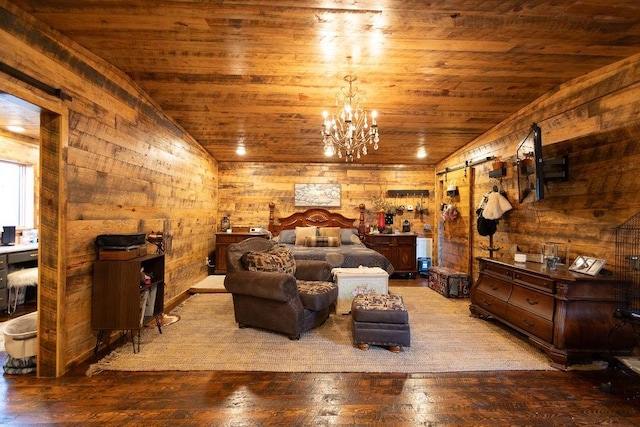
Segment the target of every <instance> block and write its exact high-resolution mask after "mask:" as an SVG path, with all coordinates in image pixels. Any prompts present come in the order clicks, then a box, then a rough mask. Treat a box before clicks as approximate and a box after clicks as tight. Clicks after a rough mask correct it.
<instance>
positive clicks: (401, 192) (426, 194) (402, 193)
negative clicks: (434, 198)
mask: <svg viewBox="0 0 640 427" xmlns="http://www.w3.org/2000/svg"><path fill="white" fill-rule="evenodd" d="M400 196H424V197H429V190H387V197H400Z"/></svg>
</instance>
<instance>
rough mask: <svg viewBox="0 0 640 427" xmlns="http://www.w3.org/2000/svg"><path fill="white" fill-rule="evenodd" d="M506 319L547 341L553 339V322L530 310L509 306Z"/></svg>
mask: <svg viewBox="0 0 640 427" xmlns="http://www.w3.org/2000/svg"><path fill="white" fill-rule="evenodd" d="M506 319H507V320H508V321H509V322H511V324H513V325H514V326H516V327H517V328H520V329H522V330H523V331H525V332H527V333H529V334H531V335H535V336H536V337H538V338H540V339H542V340H544V341H545V342H549V343H550V342H552V340H553V322H551V321H549V320H546V319H543V318H542V317H540V316H536V315H535V314H533V313H532V312H530V311H526V310H523V309H521V308H519V307H516V306H513V305H510V306H508V307H507V316H506Z"/></svg>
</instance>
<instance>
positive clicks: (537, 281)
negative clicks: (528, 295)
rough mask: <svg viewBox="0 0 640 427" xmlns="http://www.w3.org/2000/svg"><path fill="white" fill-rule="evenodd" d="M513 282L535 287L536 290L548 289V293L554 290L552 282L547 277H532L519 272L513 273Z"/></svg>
mask: <svg viewBox="0 0 640 427" xmlns="http://www.w3.org/2000/svg"><path fill="white" fill-rule="evenodd" d="M513 281H514V282H518V283H522V284H524V285H530V286H535V287H538V288H543V289H548V290H549V292H553V290H554V285H553V284H554V282H553V280H551V279H550V278H548V277H540V276H534V275H533V274H527V273H523V272H520V271H514V272H513Z"/></svg>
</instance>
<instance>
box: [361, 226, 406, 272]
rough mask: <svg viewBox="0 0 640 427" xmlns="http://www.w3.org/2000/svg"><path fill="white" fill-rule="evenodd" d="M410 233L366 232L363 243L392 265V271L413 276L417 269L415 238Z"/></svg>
mask: <svg viewBox="0 0 640 427" xmlns="http://www.w3.org/2000/svg"><path fill="white" fill-rule="evenodd" d="M417 237H418V236H417V235H416V234H412V233H401V234H366V235H365V236H364V244H365V245H366V246H367V247H368V248H370V249H373V250H374V251H376V252H378V253H379V254H381V255H384V256H385V257H386V258H387V259H388V260H389V261H390V262H391V265H393V273H394V274H396V273H399V274H409V275H410V276H411V277H414V276H415V274H416V272H417V271H418V265H417V262H418V261H417V258H416V238H417Z"/></svg>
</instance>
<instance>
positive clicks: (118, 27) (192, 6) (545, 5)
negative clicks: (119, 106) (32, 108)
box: [12, 0, 640, 165]
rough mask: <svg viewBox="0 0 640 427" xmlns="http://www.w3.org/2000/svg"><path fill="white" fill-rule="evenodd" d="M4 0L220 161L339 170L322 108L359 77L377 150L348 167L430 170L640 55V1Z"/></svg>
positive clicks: (330, 103) (359, 85) (329, 106)
mask: <svg viewBox="0 0 640 427" xmlns="http://www.w3.org/2000/svg"><path fill="white" fill-rule="evenodd" d="M12 2H13V3H14V4H16V5H17V6H19V7H21V8H23V9H24V10H26V11H27V12H29V13H30V14H32V15H34V16H35V17H36V18H38V19H40V20H41V21H44V22H45V23H47V24H49V25H50V26H52V27H53V28H54V29H56V30H58V31H60V32H62V33H63V34H65V35H67V36H68V37H70V38H71V39H73V40H74V41H76V42H78V43H80V44H81V45H83V46H85V47H86V48H88V49H89V50H91V51H93V52H94V53H95V54H97V55H99V56H101V57H102V58H104V59H106V60H107V61H109V62H111V63H112V64H114V65H116V66H117V67H119V68H121V69H122V70H123V71H124V72H125V73H127V74H128V75H129V76H131V78H132V79H133V80H135V81H136V82H137V83H138V84H139V85H140V86H141V87H142V88H143V89H144V90H145V91H147V92H148V93H149V94H150V95H151V97H152V98H154V99H155V100H156V101H157V102H158V103H159V105H161V106H162V108H163V109H164V110H166V112H167V113H168V114H169V115H170V116H172V117H173V118H175V120H176V121H177V122H178V123H180V125H182V126H183V127H184V128H185V129H186V130H187V131H188V132H189V133H190V134H191V135H193V137H194V138H195V139H196V140H197V141H199V143H200V144H202V146H203V147H204V148H205V149H206V150H207V151H208V152H209V153H211V155H212V156H213V157H215V158H216V159H218V160H219V161H277V162H290V163H297V162H321V163H328V162H329V163H330V162H335V163H343V162H344V160H341V159H338V158H336V157H333V158H326V157H325V156H324V154H323V150H322V143H321V136H320V130H321V123H322V112H323V111H324V110H327V109H329V110H331V109H333V108H334V107H335V94H336V93H337V92H338V91H339V90H340V88H341V87H344V86H345V82H344V81H343V77H344V76H345V75H347V74H355V75H357V77H358V80H357V81H356V86H357V87H358V88H359V89H361V90H365V91H366V103H364V106H365V107H366V108H367V109H375V110H377V111H378V114H379V116H378V124H379V129H380V139H381V142H380V148H379V149H378V150H377V151H373V150H370V151H369V154H368V155H367V156H365V157H363V158H361V159H359V160H356V162H358V163H378V164H425V165H434V164H436V163H438V162H439V161H441V160H442V159H443V158H445V157H446V156H447V155H449V154H450V153H452V152H454V151H455V150H457V149H458V148H460V147H462V146H464V145H465V144H467V143H469V142H470V141H472V140H473V139H475V138H476V137H477V136H479V135H481V134H482V133H484V132H485V131H487V130H488V129H490V128H491V127H493V126H494V125H496V124H497V123H499V122H501V121H502V120H504V119H505V118H507V117H508V116H510V115H511V114H513V113H515V112H516V111H517V110H518V109H520V108H522V107H523V106H525V105H527V104H529V103H530V102H532V101H533V100H535V99H536V98H538V97H539V96H541V95H543V94H544V93H546V92H548V91H549V90H552V89H553V88H555V87H556V86H557V85H559V84H561V83H563V82H566V81H568V80H570V79H572V78H574V77H577V76H580V75H582V74H585V73H588V72H590V71H592V70H595V69H597V68H600V67H602V66H605V65H608V64H611V63H613V62H615V61H618V60H620V59H622V58H625V57H628V56H630V55H632V54H635V53H637V52H638V51H640V3H639V2H638V1H637V0H623V1H611V0H566V1H522V0H506V1H504V0H487V1H448V0H439V1H438V0H434V1H406V0H379V1H354V0H348V1H346V0H345V1H311V0H289V1H266V0H263V1H258V0H254V1H234V0H224V1H222V0H220V1H203V0H193V1H190V0H164V1H162V0H160V1H148V0H130V1H104V0H73V1H72V0H47V1H41V0H13V1H12ZM238 143H243V144H244V145H245V146H246V150H247V154H246V155H245V156H242V157H239V156H238V155H237V154H236V152H235V151H236V147H237V145H238ZM420 147H423V148H424V149H425V150H426V152H427V157H426V158H425V159H418V158H417V157H416V153H417V151H418V149H419V148H420Z"/></svg>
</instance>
